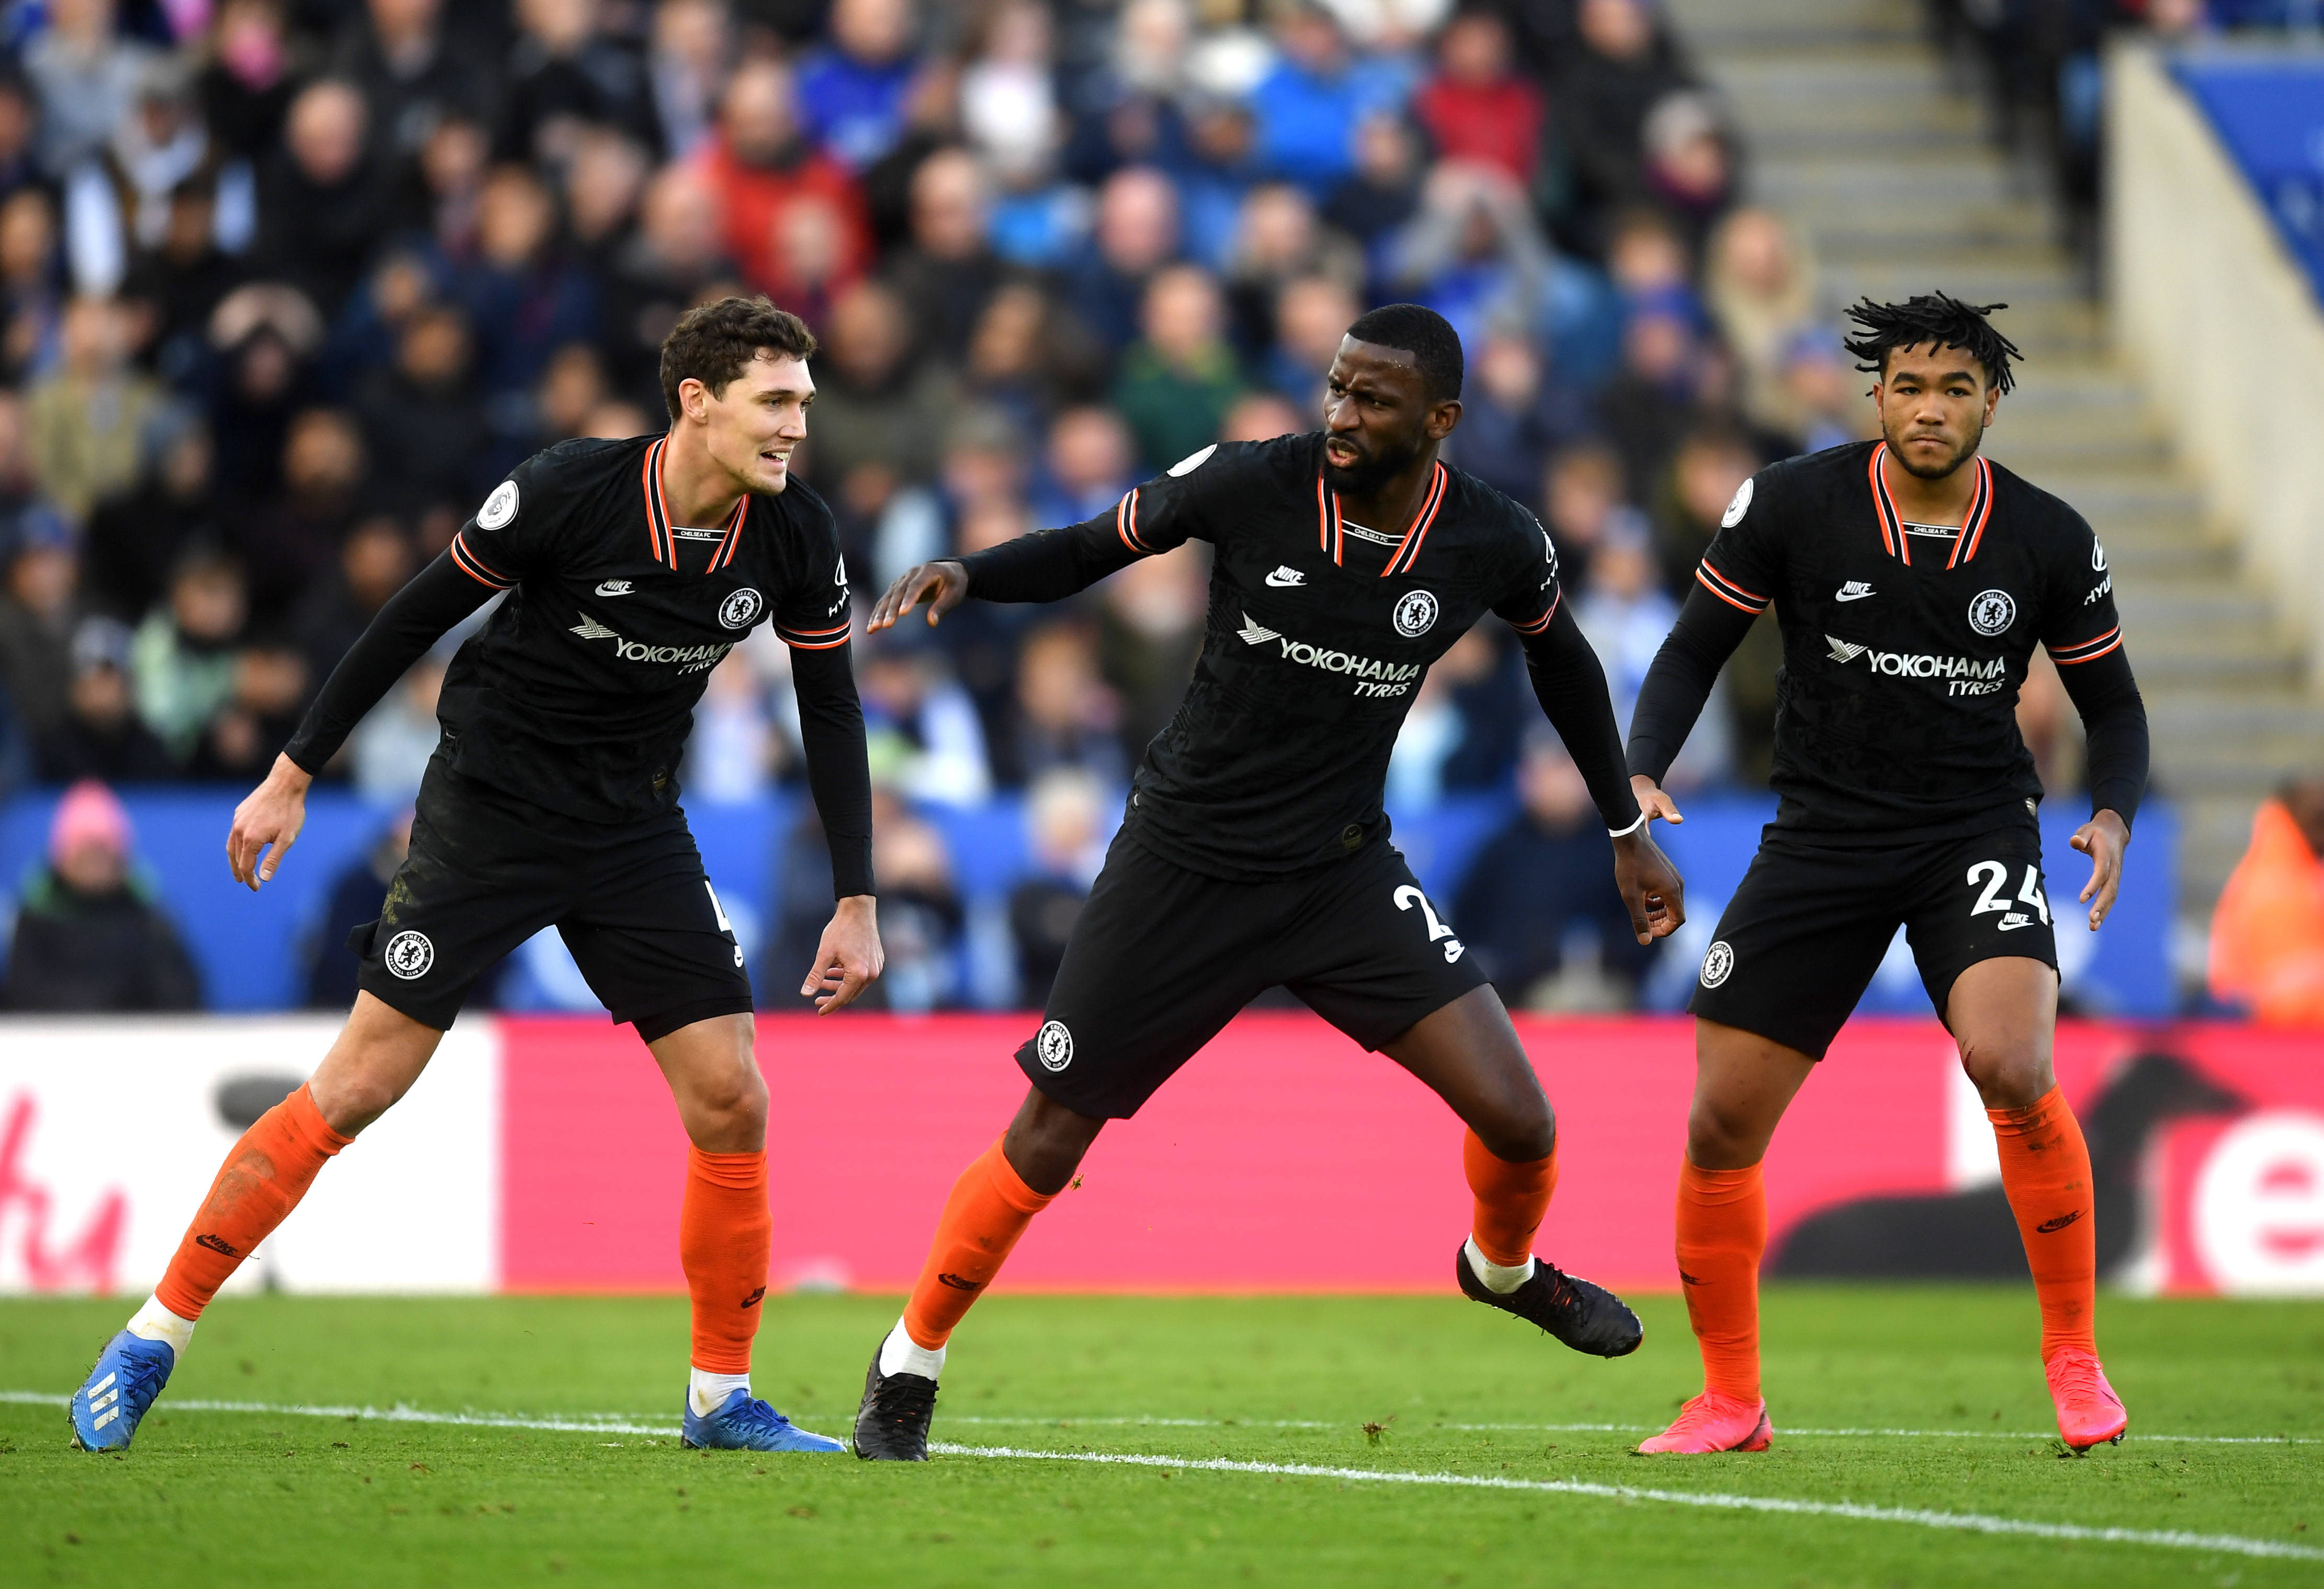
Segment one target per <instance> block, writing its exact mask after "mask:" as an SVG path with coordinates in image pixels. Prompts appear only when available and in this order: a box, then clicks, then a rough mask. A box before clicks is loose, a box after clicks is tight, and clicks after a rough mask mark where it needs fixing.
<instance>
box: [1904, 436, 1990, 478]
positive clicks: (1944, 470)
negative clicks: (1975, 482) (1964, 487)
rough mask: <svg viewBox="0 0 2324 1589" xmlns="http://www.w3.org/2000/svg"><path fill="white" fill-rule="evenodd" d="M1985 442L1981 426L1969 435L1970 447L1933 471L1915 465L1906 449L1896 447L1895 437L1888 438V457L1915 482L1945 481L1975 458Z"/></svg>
mask: <svg viewBox="0 0 2324 1589" xmlns="http://www.w3.org/2000/svg"><path fill="white" fill-rule="evenodd" d="M1984 440H1985V430H1984V428H1983V427H1982V426H1980V427H1978V429H1977V430H1972V431H1970V432H1969V442H1968V445H1966V446H1964V447H1963V448H1961V449H1960V451H1959V452H1956V453H1954V454H1953V456H1952V457H1950V458H1947V459H1946V460H1945V461H1944V463H1943V464H1942V465H1941V466H1940V467H1936V468H1933V469H1930V468H1923V467H1921V466H1920V465H1918V464H1915V463H1914V462H1913V461H1912V458H1911V457H1910V456H1909V455H1908V454H1907V453H1906V452H1905V451H1904V448H1901V447H1899V446H1897V445H1896V439H1895V437H1893V436H1892V437H1889V438H1888V456H1889V457H1893V458H1895V460H1896V463H1897V466H1898V467H1900V468H1902V469H1903V470H1904V473H1906V474H1907V475H1910V476H1913V478H1914V479H1915V480H1943V479H1947V478H1949V477H1950V476H1951V475H1952V473H1953V471H1954V470H1956V469H1958V468H1960V467H1961V466H1962V465H1963V464H1965V463H1967V462H1969V459H1971V458H1973V457H1976V456H1977V449H1978V446H1979V445H1980V444H1982V443H1983V442H1984Z"/></svg>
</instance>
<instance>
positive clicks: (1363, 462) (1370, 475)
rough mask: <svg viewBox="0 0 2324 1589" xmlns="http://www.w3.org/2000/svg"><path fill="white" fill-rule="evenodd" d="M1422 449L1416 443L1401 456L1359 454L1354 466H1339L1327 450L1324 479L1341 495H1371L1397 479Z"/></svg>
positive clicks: (1324, 461) (1325, 482)
mask: <svg viewBox="0 0 2324 1589" xmlns="http://www.w3.org/2000/svg"><path fill="white" fill-rule="evenodd" d="M1420 450H1421V449H1420V448H1418V447H1417V446H1416V447H1414V448H1411V449H1410V450H1409V451H1407V452H1406V453H1405V454H1404V455H1403V456H1402V457H1379V456H1374V457H1359V458H1358V459H1357V461H1356V466H1355V467H1353V468H1351V469H1343V468H1342V467H1340V466H1339V465H1337V464H1335V463H1333V461H1332V460H1331V457H1330V456H1329V455H1328V454H1327V455H1325V457H1324V459H1323V481H1324V484H1326V485H1329V486H1331V488H1332V490H1333V492H1334V493H1335V494H1338V495H1341V496H1369V495H1370V494H1372V493H1373V492H1375V491H1378V490H1379V488H1380V487H1381V486H1383V485H1387V484H1388V482H1389V481H1390V480H1392V479H1394V478H1395V477H1396V476H1397V473H1398V472H1399V471H1401V470H1403V469H1405V468H1407V467H1410V466H1411V464H1412V462H1413V460H1414V459H1416V458H1417V457H1419V456H1420Z"/></svg>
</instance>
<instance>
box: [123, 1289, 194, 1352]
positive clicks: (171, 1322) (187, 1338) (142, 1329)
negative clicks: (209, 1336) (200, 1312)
mask: <svg viewBox="0 0 2324 1589" xmlns="http://www.w3.org/2000/svg"><path fill="white" fill-rule="evenodd" d="M197 1322H198V1321H197V1320H194V1319H190V1318H180V1317H179V1316H177V1315H176V1314H174V1313H172V1312H171V1311H170V1310H169V1309H168V1308H166V1307H162V1306H161V1298H159V1297H148V1298H145V1306H144V1307H141V1308H139V1309H138V1310H137V1316H135V1317H134V1318H132V1319H131V1320H130V1321H129V1333H130V1334H131V1335H141V1336H143V1337H144V1338H145V1339H146V1340H148V1341H167V1342H168V1343H170V1351H171V1353H172V1354H173V1355H174V1356H177V1357H183V1356H184V1355H185V1354H186V1348H187V1346H188V1345H189V1344H191V1343H192V1341H193V1338H194V1326H195V1324H196V1323H197Z"/></svg>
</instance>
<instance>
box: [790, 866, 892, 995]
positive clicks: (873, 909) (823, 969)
mask: <svg viewBox="0 0 2324 1589" xmlns="http://www.w3.org/2000/svg"><path fill="white" fill-rule="evenodd" d="M887 965H888V955H887V951H886V950H885V949H883V948H881V947H880V902H879V901H877V900H875V899H873V898H872V897H871V895H870V894H852V895H850V896H849V897H848V898H846V899H844V900H842V901H839V905H838V908H837V909H836V910H833V911H832V913H831V925H829V926H828V927H826V928H824V929H823V941H822V942H820V943H818V944H817V945H816V948H815V964H814V965H812V966H810V967H809V968H808V970H807V980H806V981H805V982H802V983H801V984H799V993H800V995H801V996H802V997H808V998H813V999H814V1000H815V1012H816V1014H817V1015H828V1014H830V1013H831V1012H833V1011H834V1010H844V1009H846V1008H847V1006H848V1005H850V1004H852V1003H853V1002H855V996H856V995H857V994H858V993H862V991H863V990H864V989H865V988H867V987H869V986H870V985H871V984H872V983H873V982H874V981H875V980H877V978H878V977H879V975H880V973H881V972H882V971H884V970H886V969H887Z"/></svg>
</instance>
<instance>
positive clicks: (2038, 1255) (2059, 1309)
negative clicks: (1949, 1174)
mask: <svg viewBox="0 0 2324 1589" xmlns="http://www.w3.org/2000/svg"><path fill="white" fill-rule="evenodd" d="M1985 1117H1986V1118H1987V1120H1990V1121H1991V1122H1993V1139H1994V1141H1995V1143H1996V1145H1997V1146H1998V1147H1999V1148H2000V1150H2001V1189H2002V1190H2003V1191H2004V1192H2006V1193H2007V1194H2008V1196H2009V1211H2010V1212H2011V1213H2012V1214H2015V1215H2016V1216H2017V1233H2018V1234H2019V1235H2020V1236H2022V1237H2024V1241H2025V1263H2026V1267H2028V1268H2029V1269H2031V1270H2033V1295H2034V1296H2035V1297H2036V1298H2039V1299H2040V1301H2041V1304H2042V1361H2043V1362H2044V1363H2047V1362H2049V1361H2050V1359H2051V1358H2052V1357H2054V1356H2056V1355H2057V1354H2058V1353H2059V1352H2060V1351H2061V1350H2062V1349H2064V1348H2066V1347H2069V1346H2079V1347H2080V1348H2081V1349H2082V1350H2083V1351H2085V1352H2096V1351H2097V1350H2098V1339H2097V1337H2096V1335H2094V1334H2093V1333H2092V1326H2091V1318H2090V1314H2091V1307H2092V1304H2093V1303H2094V1302H2095V1301H2096V1300H2097V1295H2098V1233H2097V1231H2096V1229H2095V1228H2094V1227H2095V1224H2096V1222H2095V1220H2094V1219H2093V1218H2092V1217H2091V1207H2090V1150H2089V1144H2088V1143H2086V1142H2084V1141H2082V1127H2081V1122H2080V1121H2078V1120H2076V1119H2075V1118H2074V1112H2073V1111H2072V1110H2071V1109H2070V1108H2068V1107H2067V1106H2066V1095H2065V1093H2064V1092H2063V1090H2061V1088H2058V1087H2052V1088H2051V1089H2050V1090H2049V1091H2048V1092H2046V1093H2044V1094H2043V1095H2042V1096H2041V1097H2039V1098H2037V1099H2036V1100H2034V1101H2033V1103H2032V1104H2029V1105H2027V1106H2026V1107H2025V1108H2023V1109H1988V1110H1987V1111H1986V1112H1985Z"/></svg>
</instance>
